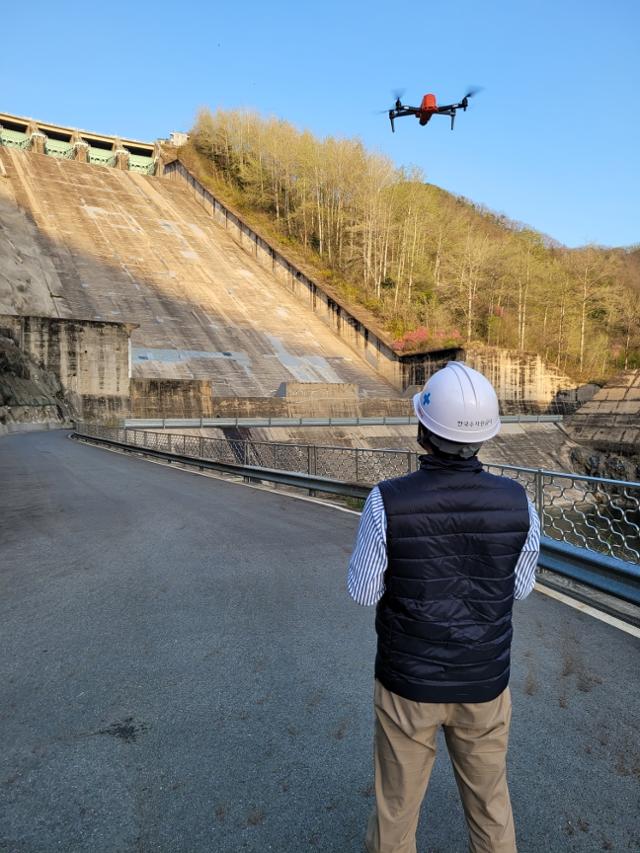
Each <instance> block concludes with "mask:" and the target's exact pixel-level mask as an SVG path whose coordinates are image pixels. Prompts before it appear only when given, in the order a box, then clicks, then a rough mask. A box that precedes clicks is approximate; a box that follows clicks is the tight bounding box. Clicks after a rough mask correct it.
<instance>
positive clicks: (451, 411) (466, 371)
mask: <svg viewBox="0 0 640 853" xmlns="http://www.w3.org/2000/svg"><path fill="white" fill-rule="evenodd" d="M413 407H414V410H415V413H416V416H417V418H418V421H419V426H418V443H419V444H420V445H421V446H422V447H423V448H424V449H425V450H426V451H427V452H432V453H434V454H436V455H438V456H443V457H445V458H462V459H470V458H471V457H472V456H475V455H476V453H477V452H478V450H479V449H480V447H481V445H482V444H483V442H485V441H488V440H489V439H490V438H493V437H494V436H495V435H497V434H498V432H499V431H500V414H499V407H498V398H497V396H496V392H495V390H494V388H493V385H492V384H491V383H490V382H489V380H488V379H487V378H486V377H485V376H483V375H482V374H481V373H478V371H477V370H473V369H472V368H471V367H467V365H466V364H463V362H460V361H450V362H449V363H448V364H447V365H446V367H444V368H442V370H438V371H437V372H436V373H434V374H433V376H431V377H430V378H429V380H428V381H427V384H426V385H425V386H424V388H423V389H422V391H420V392H419V393H418V394H416V395H415V396H414V398H413Z"/></svg>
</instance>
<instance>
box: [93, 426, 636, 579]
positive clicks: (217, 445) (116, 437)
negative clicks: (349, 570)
mask: <svg viewBox="0 0 640 853" xmlns="http://www.w3.org/2000/svg"><path fill="white" fill-rule="evenodd" d="M77 431H78V432H79V433H81V434H83V435H87V436H93V437H96V438H105V439H109V440H111V441H118V442H121V443H123V444H128V445H132V446H134V447H140V448H149V449H152V450H160V451H163V452H165V453H176V454H179V455H181V456H188V457H192V458H194V459H207V460H210V461H213V462H221V463H226V464H231V465H252V466H256V467H260V468H271V469H275V470H279V471H292V472H296V473H301V474H308V475H310V476H318V477H329V478H331V479H334V480H340V481H343V482H347V483H358V484H374V483H377V482H379V481H380V480H385V479H389V478H391V477H399V476H402V475H403V474H408V473H410V472H412V471H415V470H416V469H417V468H418V467H419V465H420V462H419V458H418V454H417V453H414V452H413V451H406V450H374V449H370V448H354V447H330V446H319V445H310V444H288V443H277V442H267V441H251V440H243V439H237V438H209V437H206V436H198V435H188V434H187V433H168V432H166V431H158V432H152V431H149V430H143V429H124V428H119V427H107V426H102V425H100V424H86V423H80V424H77ZM484 467H485V469H486V470H487V471H490V472H491V473H494V474H499V475H501V476H503V477H510V478H512V479H514V480H517V481H518V482H519V483H521V484H522V486H523V487H524V488H525V490H526V492H527V495H528V496H529V498H530V500H531V501H532V503H533V504H534V505H535V507H536V509H537V511H538V514H539V516H540V522H541V527H542V532H543V533H544V535H545V536H549V537H551V538H552V539H557V540H560V541H563V542H568V543H570V544H572V545H576V546H578V547H581V548H587V549H588V550H591V551H597V552H599V553H602V554H607V555H609V556H611V557H617V558H619V559H621V560H625V561H627V562H631V563H636V564H637V563H638V562H640V483H633V482H628V481H623V480H605V479H601V478H598V477H586V476H581V475H578V474H568V473H563V472H559V471H545V470H542V469H536V468H521V467H518V466H515V465H497V464H492V463H488V464H485V466H484Z"/></svg>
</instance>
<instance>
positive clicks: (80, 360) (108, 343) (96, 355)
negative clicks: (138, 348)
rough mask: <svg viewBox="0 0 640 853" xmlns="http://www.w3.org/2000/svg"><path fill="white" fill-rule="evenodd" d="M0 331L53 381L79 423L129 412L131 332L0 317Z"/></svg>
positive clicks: (117, 326)
mask: <svg viewBox="0 0 640 853" xmlns="http://www.w3.org/2000/svg"><path fill="white" fill-rule="evenodd" d="M0 328H2V329H3V330H5V332H7V333H9V335H10V336H11V337H12V338H13V339H14V340H15V341H16V343H17V344H18V346H19V347H20V349H21V350H22V351H23V352H24V353H25V354H26V355H27V356H28V357H29V358H30V359H32V361H33V362H34V363H35V364H37V365H38V366H40V367H41V368H42V369H44V370H47V371H49V372H50V373H52V374H53V375H54V376H56V377H57V378H58V380H59V381H60V384H61V385H62V387H63V389H64V392H65V397H66V399H67V401H68V402H69V404H70V405H71V407H72V409H73V410H74V412H75V413H77V414H78V415H79V416H80V417H82V418H85V419H89V420H90V419H94V418H95V419H104V418H108V417H111V416H115V417H121V416H123V415H126V414H127V413H128V411H129V337H130V334H131V329H132V328H133V326H131V325H129V324H126V323H108V322H99V321H92V320H63V319H60V318H56V317H16V316H11V315H1V316H0Z"/></svg>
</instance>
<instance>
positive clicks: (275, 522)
mask: <svg viewBox="0 0 640 853" xmlns="http://www.w3.org/2000/svg"><path fill="white" fill-rule="evenodd" d="M0 523H1V534H0V535H1V537H2V539H1V550H0V554H1V559H0V583H1V596H0V600H1V604H0V631H1V633H2V636H1V637H0V640H1V644H2V645H1V648H2V657H1V659H0V685H1V688H0V691H1V692H0V717H1V726H0V850H2V851H15V853H26V852H27V851H28V853H52V851H65V853H129V851H131V853H133V851H137V853H140V851H145V853H146V851H164V853H174V851H175V853H178V852H179V853H200V851H203V852H204V851H207V853H238V851H255V853H258V851H260V853H262V851H269V850H271V851H277V853H300V851H305V850H310V851H313V850H321V851H329V853H351V851H354V853H360V851H361V838H362V834H363V829H364V825H365V822H366V817H367V814H368V811H369V809H370V806H371V802H372V800H371V723H372V717H371V711H370V695H371V678H372V675H371V665H372V657H373V651H374V639H373V613H372V611H370V610H367V609H364V608H359V607H357V606H356V605H354V604H352V603H351V602H350V601H349V600H348V598H347V596H346V594H345V591H344V576H345V564H346V561H347V556H348V553H349V551H350V548H351V545H352V542H353V538H354V532H355V528H356V524H357V518H356V517H355V516H354V515H349V514H346V513H344V512H340V511H338V510H335V509H332V508H331V507H326V506H319V505H316V504H312V503H309V502H304V501H300V500H296V499H294V498H290V497H286V496H283V495H281V494H274V493H269V492H265V491H259V490H255V489H250V488H247V487H245V486H242V485H236V484H233V483H228V482H220V481H216V480H212V479H207V478H204V477H199V476H196V475H193V474H189V473H184V472H181V471H175V470H172V469H169V468H165V467H162V466H159V465H153V464H150V463H148V462H145V461H142V460H137V459H134V458H128V457H123V456H120V455H117V454H113V453H109V452H106V451H104V450H101V449H97V448H93V447H88V446H84V445H80V444H76V443H74V442H72V441H70V440H68V439H67V438H66V436H65V434H64V433H36V434H34V433H32V434H27V435H22V436H9V437H5V438H3V439H0ZM639 646H640V641H639V640H637V639H635V638H634V637H631V636H629V635H628V634H625V633H621V632H619V631H617V630H616V629H614V628H612V627H610V626H608V625H605V624H603V623H601V622H598V621H595V620H593V619H591V618H589V617H587V616H584V615H582V614H580V613H578V612H576V611H575V610H572V609H570V608H567V607H565V606H564V605H562V604H560V603H558V602H556V601H553V600H551V599H549V598H548V597H545V596H543V595H540V594H537V593H535V594H534V595H533V596H532V597H531V598H530V599H529V601H527V602H526V603H524V604H523V605H521V606H520V607H518V609H517V614H516V642H515V649H514V656H515V666H514V673H513V678H512V690H513V699H514V722H513V730H512V732H513V733H512V741H511V750H510V773H511V790H512V797H513V800H514V805H515V812H516V819H517V826H518V834H519V839H520V851H521V853H538V851H541V853H542V851H543V852H544V853H555V851H557V853H565V851H597V850H615V851H630V850H632V851H638V850H640V828H639V825H638V814H639V813H640V812H639V809H640V800H639V792H640V749H639V746H638V730H639V723H640V719H639V705H640V701H639V695H638V661H639V654H638V653H639ZM465 849H466V847H465V842H464V827H463V821H462V816H461V811H460V807H459V805H458V801H457V796H456V791H455V786H454V783H453V780H452V774H451V770H450V767H449V764H448V760H447V758H446V754H445V752H444V750H443V749H442V750H441V751H440V754H439V757H438V760H437V763H436V768H435V771H434V775H433V778H432V782H431V786H430V789H429V793H428V796H427V800H426V804H425V810H424V815H423V820H422V823H421V828H420V833H419V850H420V851H421V853H425V851H430V852H431V853H436V851H438V853H463V852H464V851H465Z"/></svg>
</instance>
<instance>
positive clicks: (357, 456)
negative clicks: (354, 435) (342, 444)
mask: <svg viewBox="0 0 640 853" xmlns="http://www.w3.org/2000/svg"><path fill="white" fill-rule="evenodd" d="M358 458H359V451H358V448H357V447H356V459H355V462H356V483H357V482H358V480H359V479H360V477H359V472H358Z"/></svg>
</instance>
